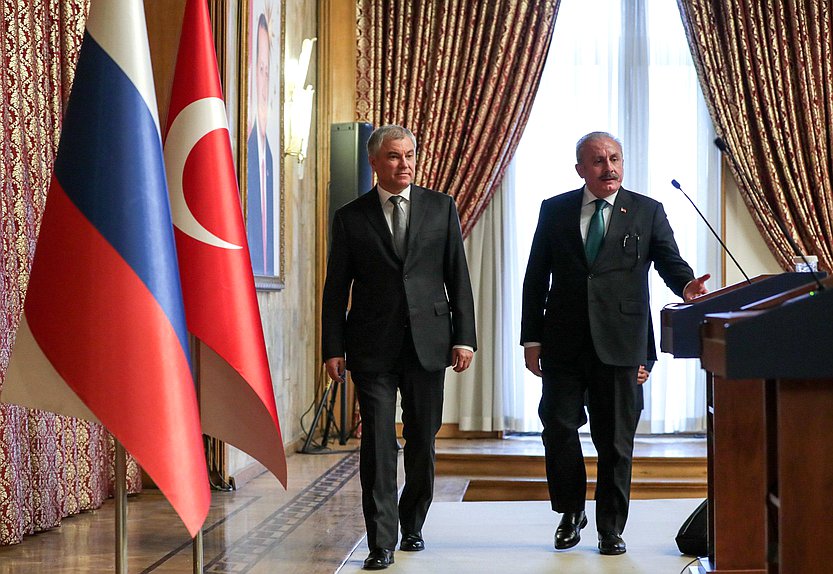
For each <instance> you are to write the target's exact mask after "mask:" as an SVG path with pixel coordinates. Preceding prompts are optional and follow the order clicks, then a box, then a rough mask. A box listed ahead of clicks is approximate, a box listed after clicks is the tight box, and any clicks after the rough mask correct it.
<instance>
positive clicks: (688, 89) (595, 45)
mask: <svg viewBox="0 0 833 574" xmlns="http://www.w3.org/2000/svg"><path fill="white" fill-rule="evenodd" d="M625 2H628V4H627V5H624V4H625ZM597 130H602V131H609V132H611V133H613V134H614V135H616V136H617V137H619V138H620V140H622V141H623V144H624V158H625V177H624V181H623V185H624V187H625V188H627V189H630V190H632V191H636V192H637V193H642V194H645V195H648V196H650V197H654V198H655V199H657V200H659V201H661V202H662V203H663V205H664V206H665V209H666V212H667V213H668V218H669V220H670V222H671V226H672V227H673V229H674V233H675V237H676V239H677V243H678V244H679V246H680V251H681V253H682V255H683V257H684V258H685V259H686V260H687V261H688V262H689V264H690V265H691V266H692V267H693V268H694V271H695V273H696V274H697V275H700V274H703V273H706V272H710V273H712V280H711V281H710V282H709V284H708V285H709V287H710V289H715V288H716V286H717V285H719V277H718V276H717V270H718V262H719V258H718V257H719V252H718V249H719V246H718V245H717V242H716V241H715V240H714V238H712V237H711V236H710V234H709V232H708V230H707V229H706V226H705V225H704V224H703V223H702V222H701V221H700V220H699V218H698V216H697V214H696V212H695V210H694V209H693V208H692V206H691V205H690V204H689V203H688V201H687V200H686V199H685V198H684V197H683V195H682V194H680V192H679V191H677V190H676V189H674V188H672V187H671V183H670V182H671V180H672V179H677V180H678V181H679V182H680V183H681V185H682V186H683V189H684V190H685V191H686V192H687V193H688V195H689V196H690V197H691V198H692V200H693V201H694V202H695V203H696V204H697V205H698V207H699V208H700V210H701V211H703V212H704V213H705V214H706V216H707V217H709V218H710V221H711V222H712V225H713V226H714V225H716V224H717V223H718V219H719V218H718V206H719V192H720V188H719V181H720V179H719V155H718V152H717V150H716V148H714V146H713V144H712V141H713V139H714V133H713V130H712V126H711V120H710V119H709V116H708V112H707V110H706V108H705V104H704V102H703V99H702V95H701V93H700V88H699V84H698V82H697V76H696V72H695V69H694V65H693V63H692V61H691V56H690V52H689V49H688V44H687V43H686V38H685V34H684V32H683V28H682V23H681V20H680V14H679V12H678V10H677V5H676V2H675V1H674V0H605V1H594V2H586V1H582V0H562V2H561V7H560V9H559V14H558V19H557V21H556V26H555V32H554V36H553V43H552V46H551V48H550V52H549V57H548V60H547V64H546V67H545V70H544V74H543V77H542V80H541V86H540V89H539V92H538V95H537V97H536V100H535V105H534V107H533V110H532V115H531V118H530V121H529V124H528V125H527V128H526V131H525V133H524V136H523V139H522V140H521V143H520V146H519V148H518V151H517V153H516V155H515V181H514V186H509V188H510V189H511V188H512V187H514V191H513V192H512V198H513V199H514V210H511V209H510V210H508V212H509V213H510V214H512V213H513V214H514V217H513V218H512V219H511V220H509V221H508V222H507V223H508V229H510V230H514V232H515V234H516V245H517V254H516V258H515V259H516V261H517V268H516V269H513V267H511V266H510V267H508V268H507V273H510V274H514V275H515V276H516V277H518V278H519V279H518V280H520V278H522V277H523V272H524V269H525V267H526V261H527V259H528V257H529V248H530V245H531V243H532V235H533V233H534V231H535V223H536V222H537V218H538V211H539V209H540V205H541V202H542V201H543V200H544V199H546V198H548V197H551V196H553V195H557V194H559V193H564V192H567V191H570V190H572V189H576V188H578V187H581V185H582V184H583V181H582V180H581V179H580V178H579V177H578V175H577V174H576V171H575V167H574V166H575V163H576V162H575V143H576V141H577V140H578V139H579V138H580V137H581V136H582V135H584V134H585V133H587V132H590V131H597ZM634 150H636V152H635V153H631V152H633V151H634ZM650 288H651V298H652V313H653V318H654V329H655V332H656V333H655V334H656V340H657V344H659V340H660V335H659V327H660V310H661V309H662V307H663V306H664V305H665V304H667V303H670V302H675V301H677V302H678V301H679V298H677V297H676V296H675V295H674V294H673V293H671V291H670V290H668V288H667V287H665V284H664V283H663V282H662V280H661V279H660V278H659V275H658V274H657V273H656V272H655V271H651V274H650ZM518 296H519V297H520V289H519V290H518ZM519 307H520V303H519V302H516V305H514V308H515V309H518V308H519ZM520 355H521V353H514V354H513V356H515V357H516V358H517V360H521V361H522V357H520ZM525 377H526V378H525V380H524V382H523V383H522V384H523V389H514V394H515V396H519V395H522V396H523V400H518V401H517V410H518V412H516V413H511V414H510V419H514V420H516V421H522V422H520V423H516V425H515V426H517V427H518V428H517V429H516V430H531V429H532V428H540V426H538V425H539V423H538V422H537V404H538V400H539V398H540V380H539V379H538V378H536V377H535V376H533V375H532V374H531V373H529V372H527V371H525ZM704 389H705V382H704V376H703V372H702V370H701V369H700V367H699V362H698V361H694V360H680V359H674V358H673V357H671V356H670V355H666V354H663V353H660V360H659V362H658V363H657V365H656V366H655V367H654V370H653V372H652V374H651V378H650V379H649V382H648V383H647V384H646V386H645V399H646V401H645V410H644V411H643V413H642V419H641V421H640V427H639V432H651V433H671V432H700V431H703V430H704V429H705V391H704ZM521 411H522V412H521Z"/></svg>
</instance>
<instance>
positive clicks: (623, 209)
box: [619, 207, 628, 213]
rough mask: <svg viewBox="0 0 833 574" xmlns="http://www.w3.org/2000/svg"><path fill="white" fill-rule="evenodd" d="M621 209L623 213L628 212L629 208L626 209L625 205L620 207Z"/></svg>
mask: <svg viewBox="0 0 833 574" xmlns="http://www.w3.org/2000/svg"><path fill="white" fill-rule="evenodd" d="M619 211H621V212H622V213H627V212H628V210H627V209H625V208H624V207H620V208H619Z"/></svg>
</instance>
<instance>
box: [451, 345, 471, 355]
mask: <svg viewBox="0 0 833 574" xmlns="http://www.w3.org/2000/svg"><path fill="white" fill-rule="evenodd" d="M451 348H452V349H464V350H466V351H469V352H472V353H474V347H469V346H468V345H454V346H453V347H451Z"/></svg>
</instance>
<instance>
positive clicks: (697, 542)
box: [676, 500, 709, 556]
mask: <svg viewBox="0 0 833 574" xmlns="http://www.w3.org/2000/svg"><path fill="white" fill-rule="evenodd" d="M708 519H709V504H708V500H704V501H703V502H701V503H700V505H699V506H698V507H697V508H695V509H694V512H692V513H691V516H689V517H688V518H687V519H686V521H685V522H683V525H682V526H681V527H680V531H679V532H678V533H677V538H676V541H677V548H679V549H680V552H682V553H683V554H687V555H689V556H707V555H708V553H709V541H708Z"/></svg>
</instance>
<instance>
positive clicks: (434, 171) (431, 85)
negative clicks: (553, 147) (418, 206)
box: [356, 0, 560, 236]
mask: <svg viewBox="0 0 833 574" xmlns="http://www.w3.org/2000/svg"><path fill="white" fill-rule="evenodd" d="M357 2H358V4H357V15H358V30H357V32H358V72H357V73H358V78H357V82H356V86H357V94H356V95H357V112H356V117H357V119H358V120H359V121H368V122H370V123H372V124H373V125H375V126H380V125H383V124H391V123H395V124H400V125H404V126H406V127H408V128H409V129H410V130H411V131H413V132H414V134H415V135H416V137H417V139H418V142H419V161H418V162H417V174H416V181H417V182H419V183H420V185H424V186H426V187H430V188H433V189H436V190H438V191H444V192H446V193H448V194H449V195H451V196H452V197H454V198H455V200H456V202H457V208H458V210H459V212H460V222H461V225H462V227H463V234H464V236H468V234H469V232H470V231H471V229H472V227H473V226H474V224H475V223H476V222H477V219H478V217H480V214H481V213H483V210H484V209H485V208H486V206H487V205H488V203H489V200H490V199H491V197H492V195H493V193H494V191H495V189H496V187H497V184H499V183H500V181H501V179H502V178H503V174H504V172H505V170H506V167H507V165H508V164H509V161H510V160H511V159H512V156H513V155H514V153H515V149H516V148H517V146H518V142H519V140H520V137H521V134H522V133H523V129H524V126H525V125H526V121H527V119H528V117H529V112H530V109H531V107H532V102H533V99H534V97H535V92H536V91H537V89H538V83H539V80H540V77H541V71H542V69H543V67H544V62H545V61H546V57H547V51H548V49H549V45H550V39H551V38H552V31H553V25H554V24H555V18H556V14H557V12H558V6H559V3H560V0H539V1H519V0H489V1H486V2H471V1H470V0H444V1H434V0H424V1H414V0H357Z"/></svg>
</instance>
